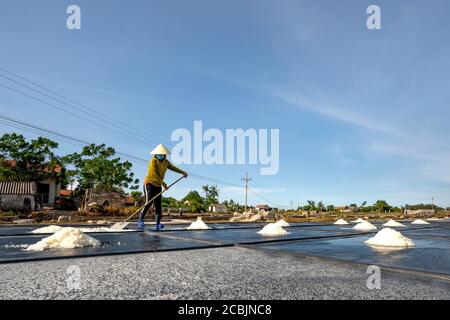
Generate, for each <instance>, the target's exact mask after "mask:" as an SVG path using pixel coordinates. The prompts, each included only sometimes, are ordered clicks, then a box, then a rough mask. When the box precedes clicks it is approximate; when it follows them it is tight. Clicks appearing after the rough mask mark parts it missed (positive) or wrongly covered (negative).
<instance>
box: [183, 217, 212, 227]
mask: <svg viewBox="0 0 450 320" xmlns="http://www.w3.org/2000/svg"><path fill="white" fill-rule="evenodd" d="M186 229H187V230H205V229H210V228H209V227H208V226H207V225H206V223H204V222H203V221H202V217H197V220H196V221H194V222H192V223H191V225H190V226H189V227H187V228H186Z"/></svg>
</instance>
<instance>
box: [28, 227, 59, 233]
mask: <svg viewBox="0 0 450 320" xmlns="http://www.w3.org/2000/svg"><path fill="white" fill-rule="evenodd" d="M61 229H62V227H60V226H54V225H51V226H47V227H43V228H39V229H35V230H33V231H31V233H35V234H41V233H55V232H58V231H59V230H61Z"/></svg>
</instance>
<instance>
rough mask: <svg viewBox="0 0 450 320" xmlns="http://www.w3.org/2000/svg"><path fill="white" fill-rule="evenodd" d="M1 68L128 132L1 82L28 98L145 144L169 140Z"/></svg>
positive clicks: (70, 105) (19, 83)
mask: <svg viewBox="0 0 450 320" xmlns="http://www.w3.org/2000/svg"><path fill="white" fill-rule="evenodd" d="M0 70H2V71H3V72H6V73H8V74H10V75H12V76H14V77H16V78H18V79H20V80H22V81H25V82H27V83H29V84H32V85H33V86H35V87H38V88H40V89H43V90H45V91H47V92H49V93H51V94H53V95H56V96H57V97H59V98H62V99H65V100H67V101H69V102H71V103H70V104H69V103H67V102H65V101H62V100H61V99H58V98H55V97H53V96H51V95H49V94H47V93H45V92H42V91H41V90H37V89H35V88H33V87H31V86H29V85H26V84H24V83H22V82H20V81H17V80H15V79H13V78H11V77H8V76H5V75H2V74H0V77H3V78H4V79H7V80H9V81H11V82H13V83H15V84H18V85H20V86H23V87H25V88H27V89H29V90H32V91H33V92H36V93H38V94H40V95H43V96H45V97H47V98H50V99H53V100H55V101H57V102H58V103H61V104H63V105H66V106H68V107H70V108H71V109H75V110H76V111H78V112H81V113H83V114H85V115H88V116H89V117H93V118H95V119H97V120H99V121H102V122H104V123H107V124H109V125H112V126H116V125H118V126H120V127H121V128H122V129H121V130H125V131H126V133H125V134H124V133H123V132H121V131H119V130H118V129H116V128H110V127H107V126H105V125H103V124H101V123H98V122H95V121H93V120H92V119H90V118H86V117H84V116H82V115H80V114H77V113H74V112H71V111H68V110H66V109H64V108H62V107H60V106H56V105H54V104H52V103H49V102H47V101H45V100H42V99H39V98H36V97H35V96H32V95H30V94H28V93H24V92H22V91H20V90H17V89H15V88H12V87H9V86H7V85H4V84H0V86H2V87H4V88H6V89H8V90H11V91H14V92H16V93H18V94H21V95H23V96H25V97H28V98H30V99H34V100H36V101H38V102H40V103H43V104H46V105H48V106H50V107H52V108H56V109H58V110H60V111H62V112H65V113H67V114H70V115H72V116H75V117H78V118H81V119H83V120H86V121H88V122H90V123H92V124H94V125H98V126H100V127H102V128H104V129H108V130H111V131H114V132H117V133H120V134H124V135H125V136H127V137H129V138H131V139H133V140H137V141H139V142H141V143H143V144H145V145H149V143H148V142H147V141H146V140H142V139H141V138H142V137H144V138H145V139H150V140H152V141H155V142H158V143H159V142H160V141H165V142H167V141H166V140H165V139H161V138H159V137H156V136H153V135H150V134H148V133H146V132H144V131H142V130H139V129H136V128H134V127H131V126H129V125H127V124H125V123H124V122H122V121H120V120H117V119H115V118H113V117H111V116H110V115H108V114H104V113H101V112H99V111H97V110H95V109H93V108H91V107H89V106H86V105H84V104H81V103H79V102H77V101H75V100H73V99H71V98H68V97H67V96H64V95H62V94H60V93H58V92H56V91H54V90H51V89H49V88H47V87H44V86H42V85H40V84H38V83H36V82H34V81H32V80H30V79H27V78H25V77H23V76H20V75H18V74H17V73H14V72H12V71H10V70H8V69H6V68H4V67H0ZM74 104H75V105H77V106H80V107H81V108H83V109H85V110H88V111H84V110H82V109H81V108H79V107H77V106H75V105H74ZM105 118H106V119H110V121H108V120H105ZM129 134H132V135H134V136H130V135H129ZM167 144H168V145H169V146H171V143H167ZM225 168H227V169H230V170H233V171H236V172H239V173H242V171H240V170H238V169H235V168H232V167H225Z"/></svg>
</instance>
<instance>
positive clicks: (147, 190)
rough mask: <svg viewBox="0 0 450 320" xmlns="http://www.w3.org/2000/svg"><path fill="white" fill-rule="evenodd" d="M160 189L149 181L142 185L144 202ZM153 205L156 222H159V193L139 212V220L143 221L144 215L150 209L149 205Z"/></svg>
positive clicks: (160, 189)
mask: <svg viewBox="0 0 450 320" xmlns="http://www.w3.org/2000/svg"><path fill="white" fill-rule="evenodd" d="M161 191H162V188H161V187H156V186H154V185H152V184H151V183H147V184H146V185H144V195H145V202H148V201H149V200H150V199H152V198H153V197H155V196H156V195H157V194H158V193H160V192H161ZM152 205H153V206H154V209H155V218H156V223H157V224H160V222H161V211H162V210H161V195H159V196H158V197H156V198H155V199H154V200H153V201H152V202H149V203H147V205H146V206H145V207H144V209H142V211H141V214H140V215H139V220H141V221H144V218H145V215H146V214H147V212H148V211H149V210H150V207H151V206H152Z"/></svg>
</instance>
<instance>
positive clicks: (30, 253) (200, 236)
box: [0, 221, 450, 296]
mask: <svg viewBox="0 0 450 320" xmlns="http://www.w3.org/2000/svg"><path fill="white" fill-rule="evenodd" d="M371 223H372V224H373V225H374V226H375V227H377V229H375V230H357V229H353V228H352V225H335V224H333V222H330V223H290V224H289V225H288V226H284V227H281V226H280V225H281V224H283V225H286V224H285V223H283V222H280V223H278V224H275V223H274V224H269V226H272V227H271V228H274V230H275V229H276V230H278V228H282V230H284V231H285V232H281V233H279V234H277V235H272V236H267V235H264V234H261V233H260V231H261V230H262V229H263V228H264V227H267V225H268V224H267V223H241V224H233V223H223V224H222V223H207V226H208V227H209V229H203V230H201V229H200V230H187V229H186V228H187V227H188V226H189V224H167V225H166V230H164V231H161V232H155V231H154V226H152V225H149V226H148V227H147V228H146V229H145V230H143V231H142V230H139V229H138V228H137V226H136V225H135V224H130V225H129V227H128V229H127V231H126V232H108V231H104V232H101V229H99V228H96V227H92V228H91V231H93V232H88V233H86V234H85V233H83V231H81V230H83V229H84V228H87V227H86V226H72V227H78V229H74V228H62V229H60V228H55V227H51V226H50V227H49V226H45V225H44V226H41V227H43V228H46V229H41V230H44V231H57V232H56V233H53V234H52V233H48V234H39V233H33V232H32V231H33V230H36V229H39V228H37V227H36V226H5V227H0V267H1V265H3V264H5V266H7V265H10V264H14V266H15V267H14V268H16V266H19V265H23V264H24V263H25V264H26V265H28V266H29V268H37V267H38V264H39V263H43V262H45V261H47V262H48V263H52V264H56V263H64V261H70V260H72V259H74V260H76V261H79V258H89V259H102V260H98V261H104V259H108V257H109V256H114V259H115V260H114V261H116V263H118V264H121V263H122V261H127V259H132V257H136V259H137V258H138V257H141V258H142V254H146V255H150V256H148V258H146V259H153V260H151V261H153V262H152V263H156V261H157V260H158V259H159V258H158V257H161V254H163V253H164V254H165V255H167V257H170V256H173V257H174V259H175V257H176V256H178V255H179V253H180V252H187V254H188V256H192V257H193V259H197V260H198V259H201V257H203V256H205V255H206V256H205V259H207V258H206V257H207V256H214V257H216V258H215V259H216V260H220V259H221V258H219V257H220V256H221V254H222V253H223V252H226V250H233V252H236V254H239V255H243V256H241V258H240V261H245V258H244V256H248V257H249V258H250V257H255V255H256V256H258V255H262V256H261V257H264V258H263V260H262V261H266V260H267V263H269V264H274V263H278V262H276V261H290V262H289V263H290V265H292V266H294V265H295V261H298V262H297V263H300V264H305V263H306V265H309V264H310V263H311V262H308V261H309V260H306V261H305V260H304V259H306V257H311V258H320V259H324V260H320V261H321V262H320V264H319V265H322V267H319V268H326V270H328V272H330V270H334V268H337V266H340V267H339V268H344V269H345V268H350V269H349V270H347V271H346V273H348V272H350V273H351V272H354V271H351V270H353V269H354V268H355V266H364V265H366V266H368V265H373V264H375V265H378V266H380V267H381V268H387V269H386V270H391V271H393V272H394V273H395V277H402V276H403V274H405V272H406V274H409V273H410V272H419V273H420V274H419V275H415V276H414V278H413V280H414V281H416V280H417V281H419V280H420V279H422V278H421V277H426V278H427V279H428V277H430V278H429V279H440V280H439V281H444V283H441V282H440V283H439V286H438V287H436V288H440V286H444V287H445V288H448V289H449V290H450V287H448V285H449V283H450V222H448V221H439V222H438V221H432V222H430V224H428V225H421V224H411V221H401V223H402V224H404V225H405V227H402V228H401V229H400V230H401V235H400V234H397V233H396V232H397V231H398V230H397V231H396V230H394V229H390V228H383V226H382V225H383V224H384V223H385V221H379V222H373V221H372V222H371ZM64 229H68V230H69V231H70V230H78V232H79V233H78V232H75V237H73V236H74V235H73V234H71V233H72V232H69V233H70V236H69V237H68V238H67V239H66V240H67V241H68V242H69V244H68V245H66V246H64V245H60V242H58V241H59V240H62V239H63V238H64V237H61V235H58V232H61V230H63V231H64ZM386 229H390V230H392V231H389V232H386V231H383V230H386ZM58 230H59V231H58ZM87 231H89V230H87ZM80 233H82V235H81V238H78V237H79V236H80ZM51 237H54V238H57V240H58V239H59V240H58V241H56V244H57V245H55V246H52V245H50V246H48V245H46V244H49V243H50V244H52V243H55V242H54V241H49V240H48V239H49V238H51ZM85 237H89V238H85ZM46 239H47V240H46ZM370 239H375V240H376V241H375V245H372V244H368V243H367V241H369V240H370ZM405 239H409V240H410V241H411V242H413V244H414V246H410V245H405V246H404V247H401V246H399V243H400V244H402V243H403V244H404V243H407V244H409V242H405V241H407V240H405ZM69 240H70V241H69ZM402 241H403V242H402ZM369 242H370V241H369ZM77 244H80V245H79V246H78V245H77ZM377 244H382V245H377ZM386 244H391V245H392V244H394V245H396V246H393V247H389V246H386ZM33 245H34V246H37V247H38V248H39V249H42V250H37V251H36V250H27V248H30V246H33ZM77 246H78V247H77ZM227 248H228V249H227ZM242 250H244V251H242ZM227 252H231V251H227ZM271 253H274V254H275V256H274V255H273V254H271ZM153 256H154V258H151V257H153ZM146 257H147V256H146ZM69 258H70V260H67V259H69ZM141 258H139V259H141ZM223 258H224V259H227V258H225V257H223ZM154 259H156V260H154ZM228 259H229V258H228ZM197 260H195V261H197ZM57 261H61V262H57ZM89 261H97V260H89ZM170 261H171V260H170ZM193 261H194V260H193ZM270 261H272V262H270ZM327 261H329V262H327ZM17 263H19V264H17ZM69 263H70V262H69ZM77 263H79V262H77ZM93 263H94V262H93ZM99 263H100V262H99ZM242 263H243V262H242ZM252 263H261V262H256V261H253V262H252ZM283 263H284V262H283ZM317 263H319V262H317ZM328 263H331V264H332V265H327V264H328ZM213 266H215V262H214V261H211V265H210V268H213ZM241 266H243V264H241ZM249 267H250V266H249ZM330 268H331V269H330ZM320 270H321V269H320ZM362 274H365V271H363V272H362ZM429 279H428V280H427V281H429ZM447 280H448V281H449V282H448V283H447V282H446V281H447ZM92 281H95V277H94V278H93V280H92ZM408 281H409V280H408ZM407 283H408V282H407ZM355 290H356V289H355ZM436 290H437V289H436ZM445 290H447V289H445ZM273 292H276V290H274V291H273ZM349 292H351V293H352V294H354V289H351V290H349ZM405 292H406V291H405ZM444 292H447V291H444ZM448 293H449V294H450V291H448ZM364 294H365V293H364ZM444 296H445V294H444Z"/></svg>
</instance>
